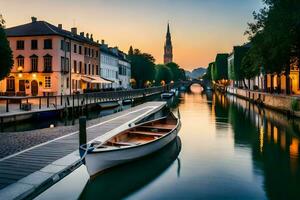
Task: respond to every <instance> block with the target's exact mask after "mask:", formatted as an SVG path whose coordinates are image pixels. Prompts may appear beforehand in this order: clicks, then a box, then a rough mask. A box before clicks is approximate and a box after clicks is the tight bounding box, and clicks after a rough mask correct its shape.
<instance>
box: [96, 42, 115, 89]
mask: <svg viewBox="0 0 300 200" xmlns="http://www.w3.org/2000/svg"><path fill="white" fill-rule="evenodd" d="M100 52H101V53H100V54H101V58H100V76H101V78H104V79H106V80H109V81H111V82H112V84H104V85H103V86H102V87H103V88H119V87H120V84H119V79H118V74H119V55H118V49H117V48H109V47H108V45H107V44H105V43H104V40H102V42H101V45H100Z"/></svg>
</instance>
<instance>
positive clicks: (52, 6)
mask: <svg viewBox="0 0 300 200" xmlns="http://www.w3.org/2000/svg"><path fill="white" fill-rule="evenodd" d="M261 7H262V4H261V0H85V1H82V0H26V1H24V0H0V13H1V14H2V15H3V16H4V19H5V20H6V26H7V27H12V26H16V25H20V24H24V23H28V22H30V20H31V19H30V17H31V16H35V17H37V18H38V20H44V21H47V22H49V23H51V24H54V25H57V24H60V23H61V24H63V27H64V28H65V29H67V30H69V29H70V28H71V27H73V26H76V27H77V28H78V32H85V33H87V32H88V33H93V35H94V38H95V39H96V40H102V39H104V40H105V42H106V43H108V44H109V46H118V47H119V48H120V49H121V50H123V51H125V52H127V51H128V49H129V46H130V45H132V46H133V47H134V48H139V49H140V50H142V51H143V52H148V53H151V54H152V55H153V56H154V57H155V58H156V60H157V63H162V61H163V46H164V41H165V34H166V28H167V22H168V21H170V25H171V34H172V41H173V48H174V50H173V51H174V52H173V53H174V61H175V62H177V63H178V64H179V65H181V66H182V67H183V68H185V69H188V70H191V69H193V68H196V67H199V66H204V67H206V66H207V65H208V63H209V62H211V61H213V60H214V58H215V55H216V54H217V53H221V52H230V51H231V50H232V46H233V45H240V44H243V43H244V42H246V41H247V38H246V37H245V36H244V31H245V29H246V28H247V22H249V21H251V20H252V12H253V11H254V10H258V9H259V8H261Z"/></svg>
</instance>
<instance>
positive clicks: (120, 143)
mask: <svg viewBox="0 0 300 200" xmlns="http://www.w3.org/2000/svg"><path fill="white" fill-rule="evenodd" d="M107 143H109V144H112V145H118V146H136V145H138V144H136V143H130V142H111V141H109V142H107Z"/></svg>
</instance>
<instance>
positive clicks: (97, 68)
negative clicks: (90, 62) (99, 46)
mask: <svg viewBox="0 0 300 200" xmlns="http://www.w3.org/2000/svg"><path fill="white" fill-rule="evenodd" d="M96 75H99V66H98V65H96Z"/></svg>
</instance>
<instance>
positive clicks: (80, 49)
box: [78, 46, 82, 55]
mask: <svg viewBox="0 0 300 200" xmlns="http://www.w3.org/2000/svg"><path fill="white" fill-rule="evenodd" d="M78 47H79V49H78V50H79V54H80V55H81V54H82V46H78Z"/></svg>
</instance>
